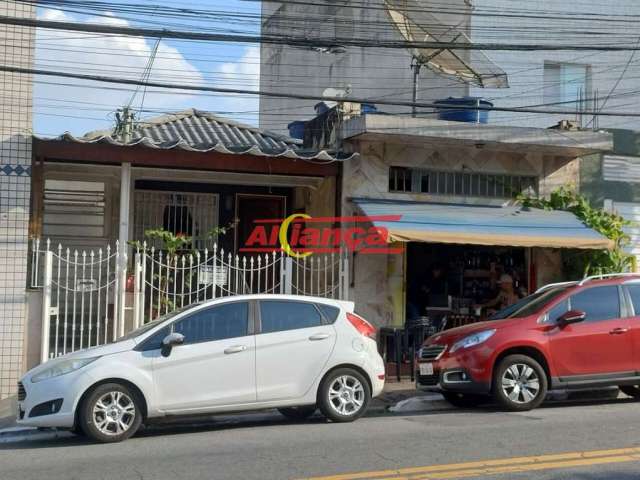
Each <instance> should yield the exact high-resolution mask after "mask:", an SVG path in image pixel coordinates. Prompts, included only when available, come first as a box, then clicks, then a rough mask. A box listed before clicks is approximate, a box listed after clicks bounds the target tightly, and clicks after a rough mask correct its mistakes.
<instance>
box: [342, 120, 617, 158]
mask: <svg viewBox="0 0 640 480" xmlns="http://www.w3.org/2000/svg"><path fill="white" fill-rule="evenodd" d="M341 133H342V138H343V139H345V140H350V139H353V140H368V141H375V142H384V143H400V144H403V145H418V146H419V145H443V146H447V145H450V146H451V145H453V146H458V147H459V146H469V147H476V148H487V149H495V150H500V151H514V152H520V153H521V152H522V150H523V148H526V149H527V151H529V152H539V153H542V154H548V155H558V156H565V157H572V158H575V157H580V156H583V155H589V154H593V153H602V152H606V151H610V150H611V149H612V148H613V136H612V134H610V133H607V132H600V131H591V130H581V131H574V130H555V129H545V128H529V127H509V126H503V125H491V124H481V123H465V122H449V121H445V120H433V119H427V118H413V117H406V116H395V115H383V114H366V115H361V116H359V117H354V118H351V119H349V120H347V121H346V122H345V123H344V124H343V126H342V132H341Z"/></svg>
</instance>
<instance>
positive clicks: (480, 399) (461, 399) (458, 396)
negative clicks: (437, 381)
mask: <svg viewBox="0 0 640 480" xmlns="http://www.w3.org/2000/svg"><path fill="white" fill-rule="evenodd" d="M442 396H443V397H444V399H445V400H446V401H447V402H449V403H450V404H451V405H453V406H454V407H459V408H472V407H477V406H478V405H482V404H483V403H486V402H487V401H488V400H489V397H487V396H486V395H476V394H471V393H454V392H442Z"/></svg>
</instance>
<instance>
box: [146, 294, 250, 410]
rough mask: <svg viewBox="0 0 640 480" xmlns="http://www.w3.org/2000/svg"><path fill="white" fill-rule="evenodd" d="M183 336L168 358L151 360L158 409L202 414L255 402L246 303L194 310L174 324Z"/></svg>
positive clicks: (247, 307)
mask: <svg viewBox="0 0 640 480" xmlns="http://www.w3.org/2000/svg"><path fill="white" fill-rule="evenodd" d="M173 331H174V332H177V333H181V334H183V335H184V337H185V341H184V344H183V345H178V346H176V347H174V348H173V349H172V351H171V353H170V354H169V356H167V357H163V356H158V357H156V358H155V359H154V364H153V375H154V383H155V386H156V394H157V398H158V403H159V406H160V409H161V410H163V411H165V412H182V411H199V410H200V411H206V410H208V409H211V408H215V407H220V406H226V405H240V404H247V403H253V402H255V401H256V385H255V336H254V335H253V334H252V333H253V332H252V331H251V329H250V328H249V303H248V302H229V303H224V304H220V305H216V306H213V307H209V308H205V309H202V310H198V311H197V312H195V313H193V314H192V315H189V316H188V317H186V318H183V319H180V320H178V321H176V322H175V323H174V324H173Z"/></svg>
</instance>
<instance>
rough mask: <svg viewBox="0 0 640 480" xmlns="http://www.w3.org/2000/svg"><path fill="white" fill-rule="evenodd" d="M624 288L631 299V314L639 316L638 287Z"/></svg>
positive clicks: (639, 296) (639, 287)
mask: <svg viewBox="0 0 640 480" xmlns="http://www.w3.org/2000/svg"><path fill="white" fill-rule="evenodd" d="M625 288H626V289H627V291H628V292H629V296H630V297H631V303H632V304H633V312H634V313H635V315H636V316H640V285H627V286H626V287H625Z"/></svg>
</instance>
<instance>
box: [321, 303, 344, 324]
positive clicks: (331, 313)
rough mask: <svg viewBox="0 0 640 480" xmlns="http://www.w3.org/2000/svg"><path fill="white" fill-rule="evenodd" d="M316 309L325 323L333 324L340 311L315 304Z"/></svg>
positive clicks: (331, 306)
mask: <svg viewBox="0 0 640 480" xmlns="http://www.w3.org/2000/svg"><path fill="white" fill-rule="evenodd" d="M316 307H318V308H319V309H320V311H321V312H322V315H324V318H326V320H327V322H329V323H335V321H336V319H337V318H338V314H339V313H340V309H339V308H338V307H334V306H333V305H327V304H326V303H316Z"/></svg>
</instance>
